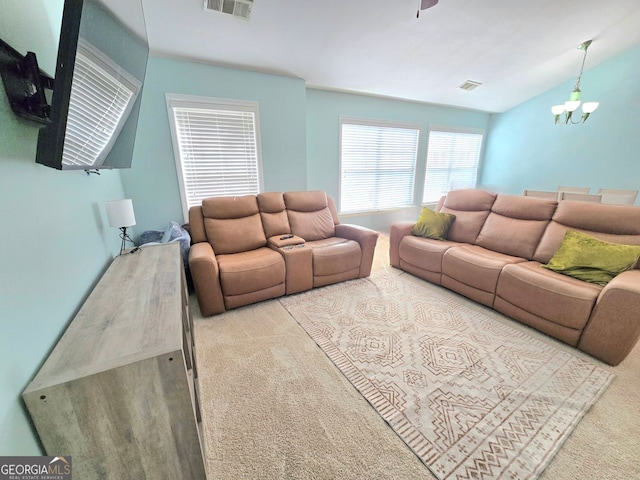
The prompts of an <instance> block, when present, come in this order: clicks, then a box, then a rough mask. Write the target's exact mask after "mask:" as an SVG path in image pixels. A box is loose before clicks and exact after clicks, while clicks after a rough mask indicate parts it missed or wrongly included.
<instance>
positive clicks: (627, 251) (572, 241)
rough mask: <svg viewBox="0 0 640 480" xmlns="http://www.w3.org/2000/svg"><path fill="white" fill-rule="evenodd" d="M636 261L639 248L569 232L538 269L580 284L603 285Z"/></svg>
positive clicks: (574, 231)
mask: <svg viewBox="0 0 640 480" xmlns="http://www.w3.org/2000/svg"><path fill="white" fill-rule="evenodd" d="M638 258H640V246H634V245H621V244H618V243H610V242H604V241H602V240H598V239H597V238H594V237H592V236H590V235H587V234H585V233H582V232H578V231H576V230H569V231H567V233H566V234H565V236H564V239H563V240H562V244H561V245H560V248H558V250H557V251H556V253H555V254H554V255H553V258H552V259H551V260H549V263H548V264H546V265H542V266H543V267H545V268H548V269H550V270H553V271H555V272H559V273H563V274H565V275H569V276H572V277H575V278H579V279H580V280H584V281H587V282H591V283H597V284H598V285H606V284H607V283H609V282H610V281H611V280H612V279H613V277H615V276H616V275H618V274H619V273H622V272H624V271H625V270H629V269H631V268H633V267H634V266H635V264H636V263H637V262H638Z"/></svg>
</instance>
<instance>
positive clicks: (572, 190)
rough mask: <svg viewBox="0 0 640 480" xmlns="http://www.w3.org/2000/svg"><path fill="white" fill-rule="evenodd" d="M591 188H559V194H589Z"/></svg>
mask: <svg viewBox="0 0 640 480" xmlns="http://www.w3.org/2000/svg"><path fill="white" fill-rule="evenodd" d="M589 190H590V188H589V187H565V186H560V187H558V191H559V192H569V193H589Z"/></svg>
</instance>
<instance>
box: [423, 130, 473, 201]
mask: <svg viewBox="0 0 640 480" xmlns="http://www.w3.org/2000/svg"><path fill="white" fill-rule="evenodd" d="M482 137H483V134H482V133H471V132H460V131H441V130H431V131H430V132H429V147H428V152H427V169H426V175H425V181H424V194H423V197H422V203H434V202H437V201H438V200H439V199H440V197H441V196H442V195H444V194H446V193H447V192H448V191H449V190H454V189H459V188H475V186H476V177H477V173H478V161H479V160H480V149H481V148H482Z"/></svg>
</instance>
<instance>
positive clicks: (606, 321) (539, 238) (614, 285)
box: [389, 190, 640, 365]
mask: <svg viewBox="0 0 640 480" xmlns="http://www.w3.org/2000/svg"><path fill="white" fill-rule="evenodd" d="M435 210H436V211H440V212H448V213H453V214H454V215H455V216H456V218H455V220H454V221H453V223H452V224H451V227H450V229H449V233H448V237H447V240H445V241H440V240H431V239H428V238H423V237H417V236H414V235H412V233H411V229H412V226H413V223H410V222H403V223H396V224H394V225H392V227H391V231H390V252H389V253H390V261H391V265H393V266H394V267H397V268H400V269H402V270H405V271H407V272H409V273H412V274H414V275H416V276H418V277H421V278H423V279H425V280H428V281H430V282H432V283H435V284H438V285H442V286H444V287H446V288H448V289H450V290H453V291H455V292H458V293H460V294H462V295H464V296H466V297H468V298H470V299H472V300H475V301H476V302H479V303H481V304H483V305H486V306H488V307H491V308H494V309H495V310H498V311H499V312H502V313H504V314H505V315H508V316H509V317H511V318H513V319H516V320H518V321H520V322H522V323H525V324H527V325H529V326H531V327H533V328H536V329H538V330H540V331H542V332H544V333H546V334H548V335H551V336H552V337H555V338H557V339H559V340H561V341H563V342H565V343H568V344H569V345H572V346H575V347H577V348H579V349H580V350H583V351H585V352H587V353H589V354H590V355H592V356H594V357H596V358H598V359H601V360H603V361H605V362H606V363H608V364H610V365H617V364H618V363H620V362H621V361H622V360H623V359H624V358H625V357H626V356H627V354H628V353H629V352H630V351H631V349H632V348H633V347H634V345H635V344H636V342H637V341H638V338H639V337H640V270H638V265H636V268H635V269H632V270H629V271H625V272H623V273H621V274H619V275H618V276H616V277H615V278H614V279H613V280H612V281H611V282H609V283H608V284H607V285H606V286H604V287H602V286H599V285H596V284H593V283H588V282H585V281H582V280H578V279H576V278H573V277H569V276H566V275H563V274H560V273H557V272H554V271H551V270H548V269H545V268H542V267H541V264H546V263H548V262H549V260H550V259H551V257H552V256H553V255H554V253H555V252H556V250H557V249H558V247H559V246H560V244H561V243H562V240H563V238H564V234H565V233H566V231H567V230H569V229H572V230H579V231H582V232H584V233H587V234H589V235H592V236H594V237H597V238H600V239H601V240H604V241H607V242H614V243H621V244H627V245H640V208H639V207H633V206H619V205H601V204H594V203H587V202H576V201H569V200H563V201H561V202H559V203H558V202H556V201H554V200H546V199H539V198H534V197H524V196H515V195H502V194H495V193H490V192H486V191H481V190H457V191H452V192H450V193H449V194H448V195H446V197H443V199H441V200H440V202H439V204H438V206H437V207H436V209H435Z"/></svg>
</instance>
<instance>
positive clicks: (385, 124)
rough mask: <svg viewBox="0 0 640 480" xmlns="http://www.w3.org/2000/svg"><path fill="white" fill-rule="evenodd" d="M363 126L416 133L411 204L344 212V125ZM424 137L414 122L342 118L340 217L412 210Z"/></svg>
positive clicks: (339, 128)
mask: <svg viewBox="0 0 640 480" xmlns="http://www.w3.org/2000/svg"><path fill="white" fill-rule="evenodd" d="M345 124H347V125H362V126H367V127H381V128H395V129H406V130H415V131H416V142H415V158H414V160H413V169H412V170H413V172H412V177H413V178H412V181H411V200H410V202H409V203H407V204H405V205H402V206H392V207H389V208H371V209H367V210H359V211H344V207H343V191H344V187H343V176H342V175H343V158H342V157H343V125H345ZM421 135H422V125H421V124H419V123H414V122H406V121H397V120H380V119H371V118H362V117H351V116H340V119H339V122H338V155H339V159H338V199H339V213H340V215H371V214H376V213H381V212H388V211H393V210H399V209H403V208H410V207H413V206H415V202H416V180H417V176H416V172H417V166H418V157H419V153H420V138H421Z"/></svg>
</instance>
